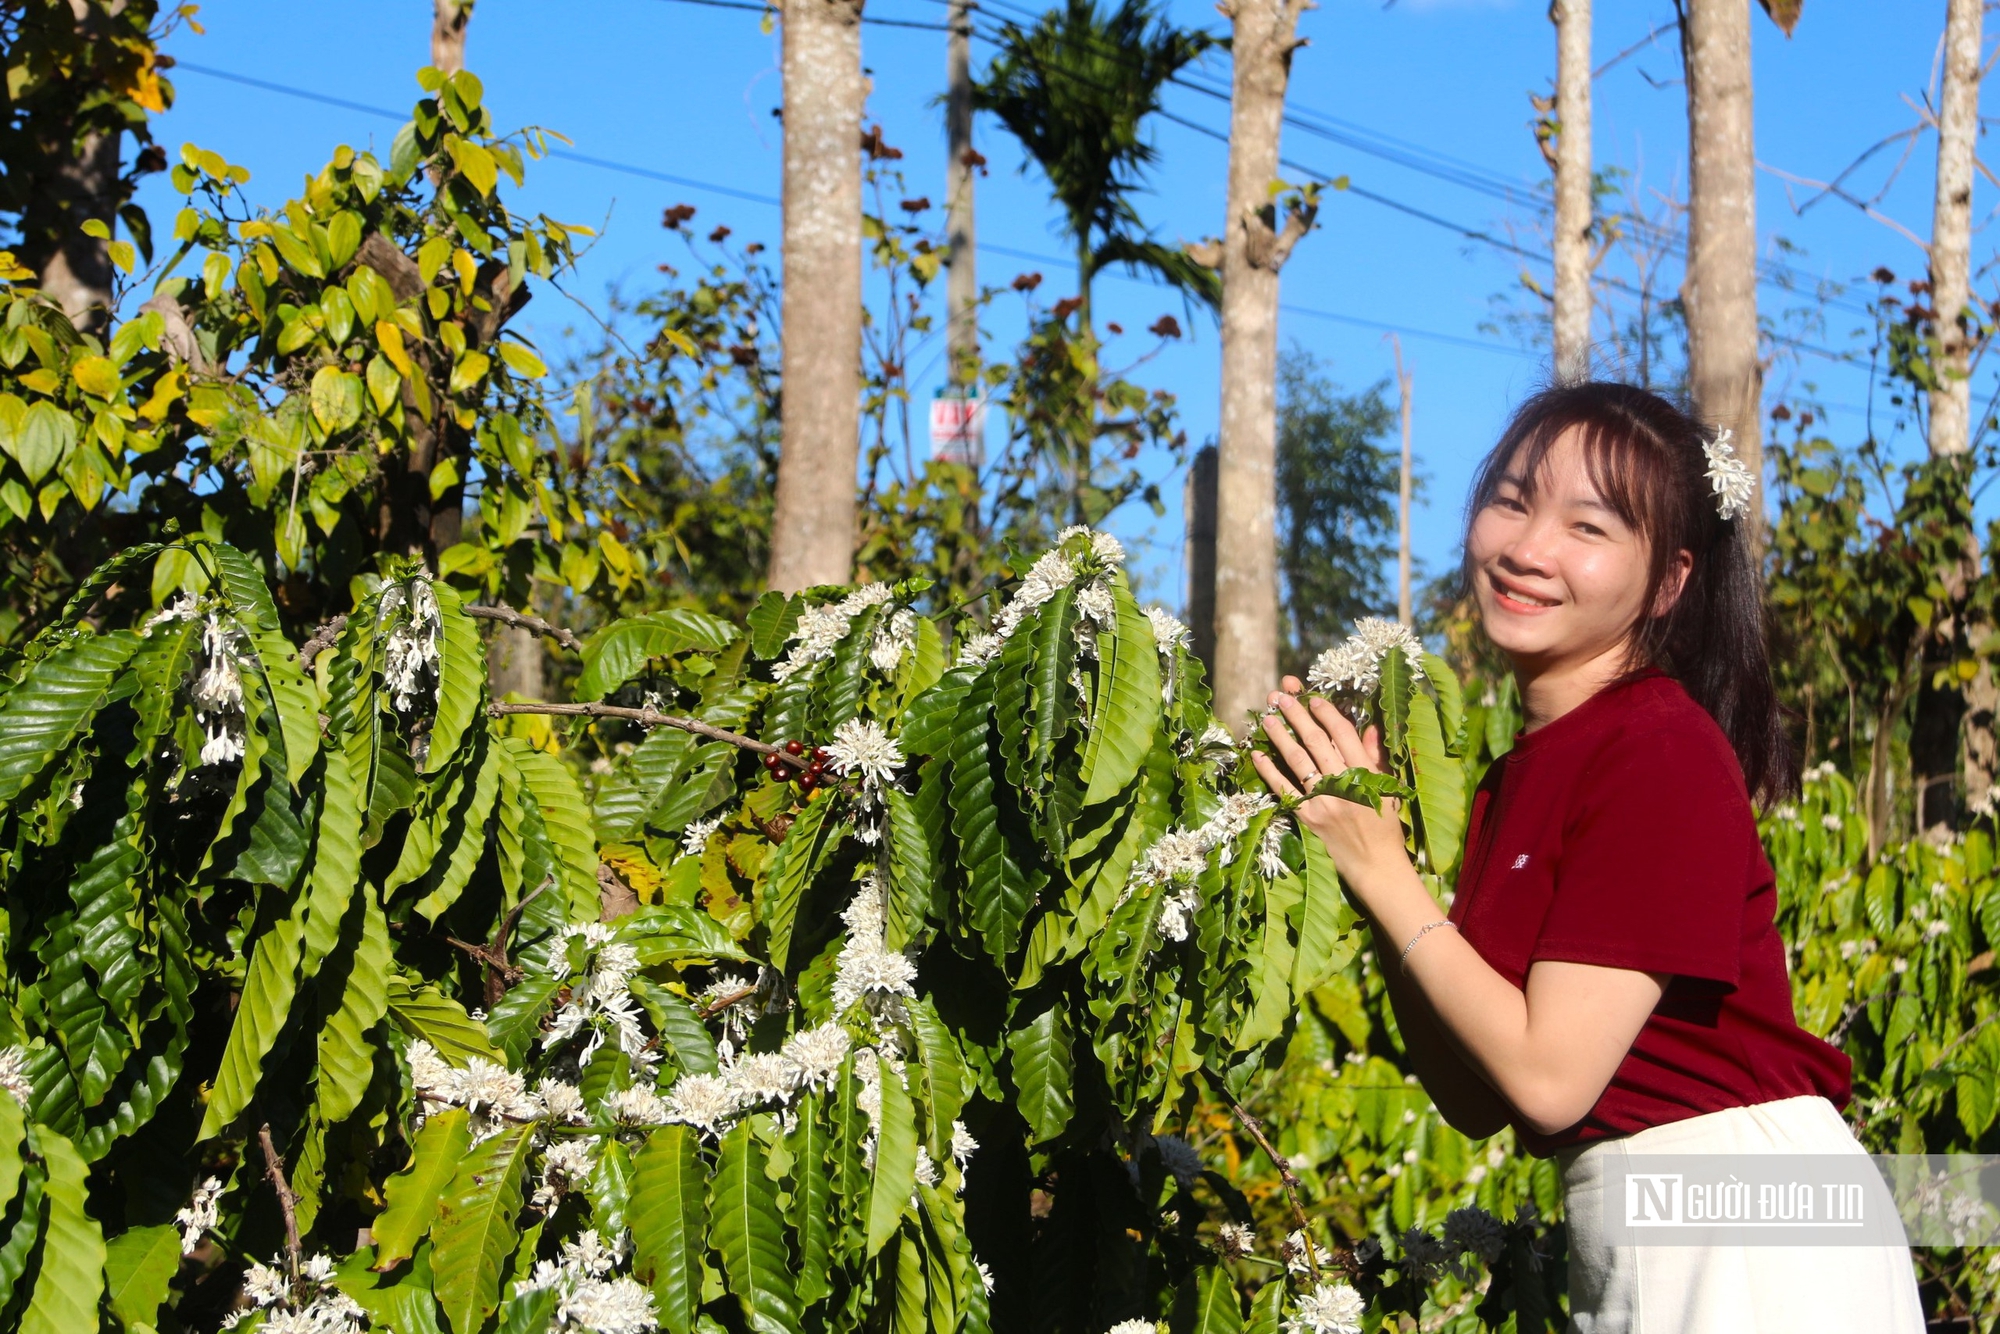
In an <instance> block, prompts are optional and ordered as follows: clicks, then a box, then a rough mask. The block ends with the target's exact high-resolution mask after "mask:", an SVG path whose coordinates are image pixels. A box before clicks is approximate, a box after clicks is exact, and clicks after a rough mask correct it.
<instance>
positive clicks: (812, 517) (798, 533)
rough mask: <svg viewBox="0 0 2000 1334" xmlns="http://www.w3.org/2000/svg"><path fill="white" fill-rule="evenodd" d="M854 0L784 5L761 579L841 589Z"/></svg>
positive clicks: (856, 54)
mask: <svg viewBox="0 0 2000 1334" xmlns="http://www.w3.org/2000/svg"><path fill="white" fill-rule="evenodd" d="M861 6H862V0H787V3H786V4H785V7H784V28H785V31H784V78H785V116H784V124H785V189H784V200H785V242H784V244H785V254H784V310H783V314H784V344H785V345H784V386H785V405H784V421H783V426H782V433H781V437H780V439H781V446H780V449H781V454H780V458H779V463H778V495H777V506H776V512H775V513H774V514H773V516H772V532H771V564H770V570H769V582H770V585H771V587H772V588H774V589H777V590H779V591H781V592H788V593H789V592H796V591H798V590H799V589H802V588H809V587H811V586H812V585H814V584H839V583H846V582H847V580H848V579H849V577H850V576H851V575H852V573H853V569H854V504H855V499H854V496H855V481H854V473H855V465H856V452H857V445H858V441H859V437H860V429H861V407H860V394H861V111H862V103H863V100H864V97H865V95H866V94H865V88H864V85H863V81H862V75H861Z"/></svg>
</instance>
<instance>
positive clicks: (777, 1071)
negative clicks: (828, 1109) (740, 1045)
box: [722, 1052, 799, 1107]
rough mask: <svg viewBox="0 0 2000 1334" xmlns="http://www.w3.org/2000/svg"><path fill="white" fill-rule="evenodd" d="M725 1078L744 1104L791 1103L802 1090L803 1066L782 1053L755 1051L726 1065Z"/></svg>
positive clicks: (742, 1104)
mask: <svg viewBox="0 0 2000 1334" xmlns="http://www.w3.org/2000/svg"><path fill="white" fill-rule="evenodd" d="M722 1078H723V1080H724V1082H726V1083H727V1084H728V1085H729V1087H730V1088H731V1089H732V1090H733V1091H734V1092H735V1094H736V1100H737V1102H738V1104H739V1105H741V1106H743V1107H755V1106H758V1105H760V1104H762V1103H767V1102H775V1103H779V1104H789V1103H790V1102H791V1100H792V1095H793V1094H794V1093H796V1092H797V1091H798V1087H799V1068H798V1067H797V1066H796V1065H794V1064H792V1062H791V1061H790V1060H788V1059H786V1058H785V1057H784V1056H783V1055H781V1054H780V1053H778V1052H752V1053H750V1054H748V1055H744V1056H739V1057H737V1058H736V1060H734V1061H732V1062H731V1063H730V1064H728V1065H725V1066H724V1067H722Z"/></svg>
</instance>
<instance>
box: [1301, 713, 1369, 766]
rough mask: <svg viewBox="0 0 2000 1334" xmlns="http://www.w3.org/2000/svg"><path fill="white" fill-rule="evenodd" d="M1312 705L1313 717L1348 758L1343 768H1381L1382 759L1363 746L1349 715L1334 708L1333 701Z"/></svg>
mask: <svg viewBox="0 0 2000 1334" xmlns="http://www.w3.org/2000/svg"><path fill="white" fill-rule="evenodd" d="M1312 705H1313V717H1314V718H1315V719H1316V720H1317V721H1318V723H1319V725H1320V727H1322V728H1323V729H1325V731H1326V734H1327V736H1328V737H1330V738H1331V739H1332V741H1333V744H1334V745H1335V746H1337V747H1338V748H1339V750H1340V753H1341V754H1342V755H1343V756H1346V757H1348V759H1347V763H1346V764H1343V766H1342V767H1343V768H1346V767H1349V766H1351V765H1362V764H1365V765H1367V766H1368V767H1370V768H1379V767H1381V766H1380V764H1379V760H1380V758H1381V757H1380V755H1379V753H1378V754H1375V755H1370V754H1369V751H1368V747H1366V746H1364V745H1362V744H1361V734H1360V733H1359V732H1357V731H1355V730H1354V724H1353V723H1352V722H1351V721H1350V720H1349V719H1348V717H1347V715H1346V714H1344V713H1342V712H1341V711H1340V710H1339V709H1338V708H1336V707H1334V704H1333V701H1331V700H1328V699H1315V700H1313V702H1312Z"/></svg>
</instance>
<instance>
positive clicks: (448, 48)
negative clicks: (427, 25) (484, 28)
mask: <svg viewBox="0 0 2000 1334" xmlns="http://www.w3.org/2000/svg"><path fill="white" fill-rule="evenodd" d="M472 5H473V0H431V64H432V65H433V66H434V67H436V68H437V69H440V70H443V71H444V72H445V73H446V74H456V73H458V72H459V71H460V70H462V69H464V68H465V28H466V25H467V24H469V23H471V22H472Z"/></svg>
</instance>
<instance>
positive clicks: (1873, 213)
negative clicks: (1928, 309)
mask: <svg viewBox="0 0 2000 1334" xmlns="http://www.w3.org/2000/svg"><path fill="white" fill-rule="evenodd" d="M1757 165H1758V166H1759V167H1761V168H1763V169H1764V170H1765V171H1768V172H1770V173H1771V174H1772V175H1773V176H1776V177H1777V178H1778V179H1779V180H1781V181H1785V182H1787V183H1789V184H1792V185H1803V186H1808V187H1810V188H1812V189H1815V190H1818V191H1819V192H1820V196H1821V197H1824V196H1826V195H1831V196H1833V197H1834V198H1836V199H1839V200H1841V201H1842V202H1844V203H1848V204H1852V205H1854V207H1856V208H1858V209H1860V210H1861V211H1862V212H1863V213H1865V214H1867V215H1868V216H1869V217H1871V218H1873V219H1874V220H1875V221H1877V222H1879V223H1881V224H1882V225H1883V226H1884V227H1887V228H1889V230H1891V231H1893V232H1896V233H1898V234H1899V235H1901V236H1902V237H1904V238H1905V239H1906V240H1908V241H1909V242H1910V243H1911V244H1912V245H1914V246H1916V247H1917V248H1918V249H1919V250H1921V251H1923V252H1924V253H1925V254H1926V255H1928V254H1929V253H1930V251H1931V248H1930V244H1929V243H1928V242H1927V241H1925V240H1924V238H1923V237H1921V236H1918V235H1917V234H1916V233H1915V232H1913V231H1911V230H1910V229H1909V228H1908V227H1905V226H1904V225H1903V224H1902V223H1900V222H1897V221H1896V220H1895V219H1894V218H1892V217H1890V216H1889V215H1888V214H1886V213H1884V212H1882V211H1881V210H1880V209H1878V208H1876V207H1875V206H1874V205H1873V204H1870V203H1868V202H1867V201H1865V200H1862V199H1858V198H1856V197H1855V196H1853V195H1851V194H1849V193H1848V192H1847V191H1845V190H1843V189H1841V188H1840V186H1839V184H1838V183H1837V182H1834V181H1816V180H1813V179H1812V178H1810V177H1807V176H1795V175H1793V174H1792V173H1791V172H1788V171H1784V170H1782V169H1780V168H1778V167H1774V166H1772V165H1771V164H1770V163H1768V162H1759V163H1758V164H1757ZM1813 202H1814V201H1813V200H1807V201H1806V203H1805V204H1803V205H1800V206H1798V207H1797V208H1796V209H1795V210H1794V211H1795V212H1800V213H1803V212H1804V211H1805V210H1806V209H1808V208H1811V207H1812V205H1813Z"/></svg>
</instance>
